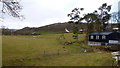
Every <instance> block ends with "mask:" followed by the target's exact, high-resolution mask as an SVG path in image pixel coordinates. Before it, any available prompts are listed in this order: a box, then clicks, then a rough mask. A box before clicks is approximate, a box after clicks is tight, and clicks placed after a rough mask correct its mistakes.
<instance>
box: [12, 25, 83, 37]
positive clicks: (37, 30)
mask: <svg viewBox="0 0 120 68" xmlns="http://www.w3.org/2000/svg"><path fill="white" fill-rule="evenodd" d="M78 26H79V25H78ZM65 29H68V30H69V31H70V32H71V31H72V29H73V24H72V23H71V24H69V23H55V24H50V25H46V26H42V27H25V28H23V29H20V30H17V31H15V32H14V34H17V35H18V34H20V35H31V34H35V35H38V34H47V33H64V32H65ZM79 29H81V28H80V27H79Z"/></svg>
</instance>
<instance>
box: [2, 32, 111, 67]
mask: <svg viewBox="0 0 120 68" xmlns="http://www.w3.org/2000/svg"><path fill="white" fill-rule="evenodd" d="M60 36H61V34H47V35H39V36H3V39H2V40H3V43H2V44H3V65H4V66H11V65H12V66H111V65H112V63H113V62H112V55H111V53H109V52H102V53H98V52H87V53H83V52H81V50H82V48H83V47H86V48H90V47H89V46H86V45H81V44H78V43H74V44H72V45H63V44H61V42H63V41H74V39H73V38H72V34H67V33H66V34H64V36H65V39H60V38H59V37H60ZM84 38H85V35H79V40H81V41H82V40H83V39H84ZM81 47H82V48H81Z"/></svg>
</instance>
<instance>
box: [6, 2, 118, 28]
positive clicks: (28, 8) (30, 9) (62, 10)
mask: <svg viewBox="0 0 120 68" xmlns="http://www.w3.org/2000/svg"><path fill="white" fill-rule="evenodd" d="M118 1H119V0H21V5H22V6H23V10H22V12H21V14H23V15H24V16H25V18H26V19H25V20H24V21H18V20H16V19H13V18H11V17H8V16H6V15H5V20H6V22H4V25H6V26H7V27H9V28H23V27H26V26H30V27H40V26H43V25H48V24H52V23H58V22H63V21H68V20H69V18H68V17H67V14H68V13H70V12H71V10H72V9H73V8H76V7H79V8H85V12H93V11H94V10H96V9H97V8H98V7H99V6H101V4H103V3H105V2H106V3H108V4H114V5H113V8H112V10H115V9H116V7H117V6H116V3H117V2H118ZM117 8H118V7H117ZM6 18H7V19H6Z"/></svg>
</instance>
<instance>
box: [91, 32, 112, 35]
mask: <svg viewBox="0 0 120 68" xmlns="http://www.w3.org/2000/svg"><path fill="white" fill-rule="evenodd" d="M111 33H113V32H94V33H90V35H109V34H111Z"/></svg>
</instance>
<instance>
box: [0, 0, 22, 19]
mask: <svg viewBox="0 0 120 68" xmlns="http://www.w3.org/2000/svg"><path fill="white" fill-rule="evenodd" d="M0 2H2V13H4V14H5V13H7V14H8V15H10V16H12V17H15V18H20V19H22V18H24V17H23V15H21V14H20V11H21V10H22V6H21V5H20V3H19V2H20V1H17V0H0Z"/></svg>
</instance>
